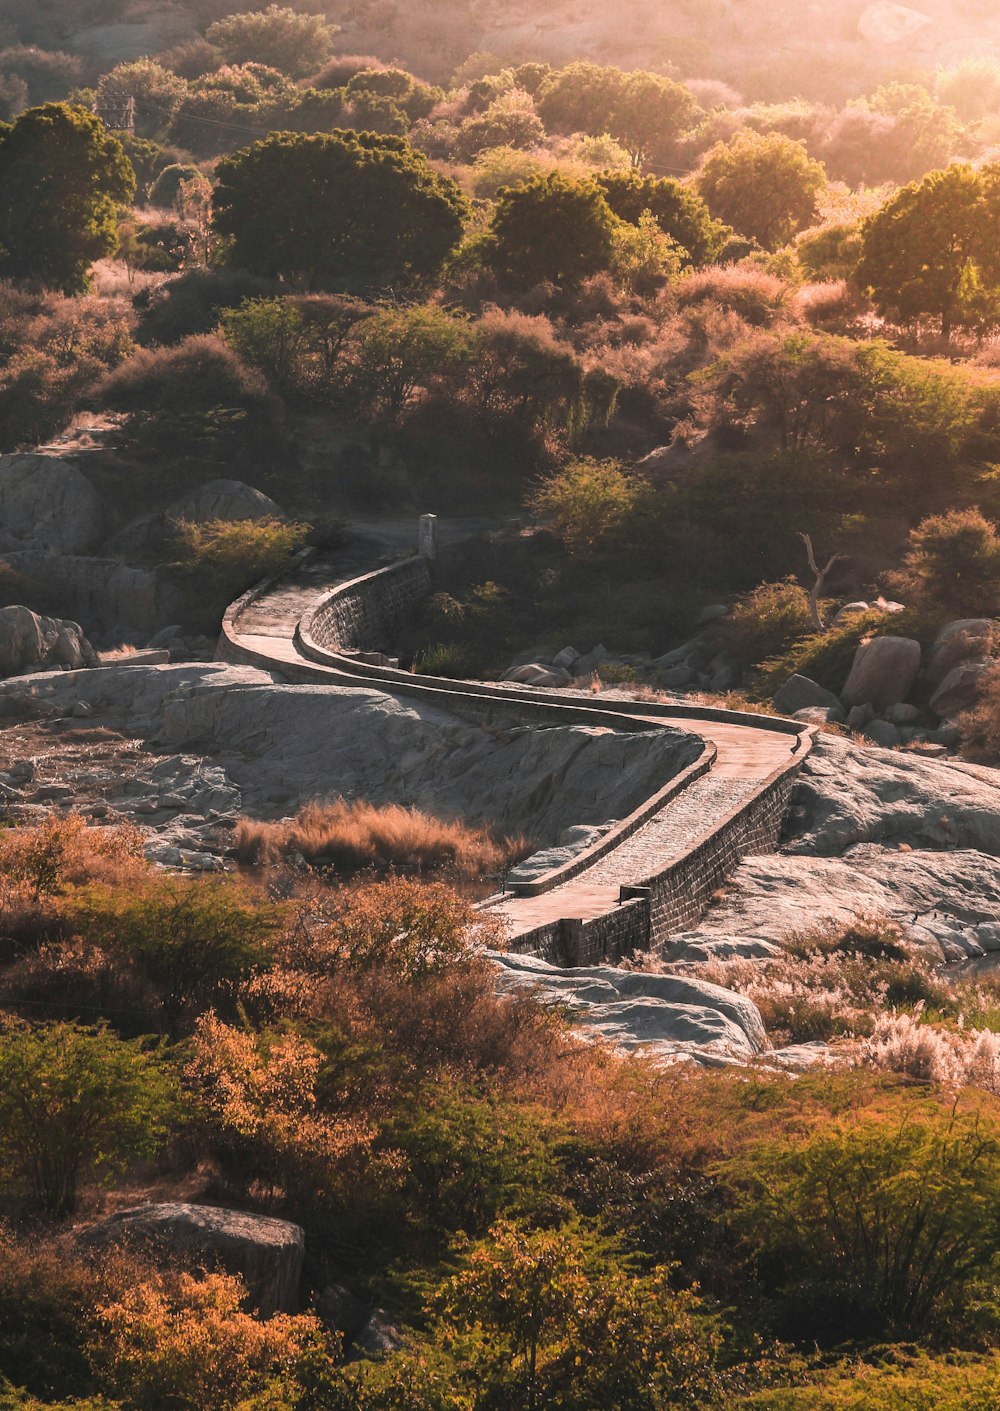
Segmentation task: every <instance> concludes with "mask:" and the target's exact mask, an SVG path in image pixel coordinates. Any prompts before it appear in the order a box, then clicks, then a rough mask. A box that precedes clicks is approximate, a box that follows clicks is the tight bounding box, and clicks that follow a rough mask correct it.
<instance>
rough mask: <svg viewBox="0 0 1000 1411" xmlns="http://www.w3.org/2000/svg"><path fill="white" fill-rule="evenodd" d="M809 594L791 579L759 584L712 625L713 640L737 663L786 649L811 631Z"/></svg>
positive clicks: (751, 662)
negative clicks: (725, 615)
mask: <svg viewBox="0 0 1000 1411" xmlns="http://www.w3.org/2000/svg"><path fill="white" fill-rule="evenodd" d="M812 630H813V628H812V615H811V613H810V610H809V595H808V594H807V593H806V591H805V589H804V588H802V587H801V586H800V585H799V584H798V583H797V582H796V581H795V579H794V578H785V579H783V580H782V582H780V583H761V584H760V585H759V586H758V587H756V588H754V589H753V590H752V591H751V592H749V593H746V594H744V596H743V597H742V598H740V599H739V600H738V601H737V602H736V603H734V605H733V607H732V610H731V611H730V613H729V614H728V616H727V617H724V618H722V620H721V621H720V622H719V623H718V624H717V625H716V626H715V628H714V629H713V632H712V636H713V640H714V641H717V642H718V643H719V646H720V648H721V649H722V650H725V651H727V652H729V654H730V655H731V656H732V657H734V658H735V660H736V661H737V663H738V664H739V665H740V666H743V667H747V666H754V665H756V664H757V663H759V662H762V661H765V660H767V659H768V658H769V657H774V656H777V654H778V653H779V652H786V651H788V650H789V648H790V647H791V646H792V644H793V643H795V642H797V641H799V640H800V639H801V638H802V637H805V636H807V635H809V634H810V633H811V632H812Z"/></svg>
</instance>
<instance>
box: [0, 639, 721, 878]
mask: <svg viewBox="0 0 1000 1411" xmlns="http://www.w3.org/2000/svg"><path fill="white" fill-rule="evenodd" d="M0 720H5V721H7V722H9V724H8V726H7V728H6V729H4V730H2V731H0V748H2V749H3V750H4V754H5V757H4V759H3V764H4V767H5V772H3V773H2V774H0V785H2V787H3V795H4V800H5V803H6V805H7V808H8V810H9V811H11V812H12V813H13V815H14V816H16V817H28V816H31V813H32V811H40V810H44V809H47V808H51V807H53V806H54V805H58V806H59V807H60V808H78V809H80V810H82V811H83V812H85V813H89V814H91V815H92V816H96V817H103V818H109V819H110V818H114V817H118V816H121V817H127V818H131V819H134V820H135V821H137V822H140V823H141V824H142V825H143V826H144V827H146V828H147V829H148V830H149V832H150V844H149V853H150V856H151V857H154V858H155V859H156V860H158V861H160V862H163V863H165V864H168V865H170V866H186V867H193V868H198V869H204V868H214V867H217V866H220V865H221V864H222V859H223V856H224V854H225V852H226V849H227V847H228V838H227V831H228V830H229V829H231V827H232V825H233V823H234V822H235V820H236V818H237V816H238V814H239V813H241V812H246V813H249V814H251V815H254V816H258V817H266V818H281V817H285V816H289V815H291V814H293V813H294V812H295V810H296V809H297V808H298V807H299V805H300V804H301V803H303V802H305V801H307V800H309V799H314V798H323V797H336V796H342V797H346V798H363V799H366V800H369V801H372V802H401V803H406V804H413V805H415V806H417V807H421V808H425V809H428V810H430V811H433V812H434V813H435V814H437V815H438V816H445V817H448V816H453V817H463V818H465V819H466V820H469V821H473V822H476V823H488V824H490V825H491V826H493V827H495V828H496V829H497V830H498V831H499V832H501V833H505V834H508V835H524V836H525V837H526V838H528V839H530V840H531V842H533V843H535V842H537V844H538V845H539V846H549V845H552V844H555V843H557V842H559V841H560V840H561V838H562V835H563V834H564V832H565V831H566V830H567V829H570V828H573V827H574V826H579V825H585V824H590V825H594V824H601V823H603V822H605V821H606V820H607V819H608V816H609V815H611V816H614V817H620V816H623V815H625V814H627V813H629V812H630V811H631V810H632V809H634V808H635V807H637V806H638V805H639V803H641V802H642V801H643V800H644V799H645V798H646V797H647V796H648V794H649V792H650V786H651V784H652V785H653V787H654V788H655V787H657V786H659V785H661V784H664V783H666V782H667V781H668V780H669V779H670V778H671V777H672V776H673V775H674V774H675V773H677V772H678V771H679V770H680V769H682V768H683V767H684V766H685V765H686V764H688V763H690V762H691V761H692V760H693V759H694V758H695V757H696V755H697V753H698V749H699V746H698V743H697V741H696V740H694V739H693V738H692V737H691V736H690V735H686V734H683V733H681V732H670V731H657V732H655V733H650V732H641V731H638V732H635V733H620V732H616V731H612V730H610V729H603V728H600V727H588V726H579V725H575V726H568V727H555V728H551V729H544V730H540V729H533V728H526V727H512V728H510V729H506V730H498V729H490V730H486V729H484V728H481V727H479V726H476V725H470V724H467V723H465V722H464V721H460V720H457V719H456V718H455V717H453V716H448V715H445V714H444V713H443V712H440V711H437V710H435V709H433V708H428V707H426V706H423V705H421V706H415V705H412V704H408V703H404V702H402V701H400V700H397V699H395V698H393V697H390V696H387V695H385V694H383V693H381V692H379V691H376V690H365V689H350V690H347V689H342V688H339V687H331V686H289V685H286V684H282V683H280V682H279V681H276V680H275V678H274V677H273V676H272V675H271V674H270V673H267V672H263V671H258V670H256V669H254V668H252V667H236V666H224V665H221V664H215V663H213V664H208V663H188V664H178V665H162V666H159V665H156V666H143V665H137V666H133V665H109V666H106V667H103V668H101V669H99V670H93V671H78V672H76V671H64V672H46V673H39V674H37V675H33V676H32V675H28V676H22V677H19V678H15V679H13V680H8V681H6V682H4V683H3V684H2V685H0ZM26 731H27V733H26ZM88 736H90V737H93V738H94V740H95V742H101V745H102V748H103V751H104V754H103V758H100V759H97V760H91V759H89V758H87V752H86V750H85V749H84V750H82V751H81V757H80V759H79V760H78V762H77V763H75V764H73V763H71V762H69V761H67V760H66V758H65V757H64V755H63V753H62V750H63V749H64V748H65V746H66V743H67V741H68V740H70V741H76V742H77V743H79V742H80V740H81V737H82V738H83V739H84V740H85V739H86V738H87V737H88ZM109 741H110V742H115V744H116V749H114V750H110V751H109ZM139 741H141V742H142V744H141V746H138V744H137V742H139ZM129 742H133V747H130V748H127V749H124V752H123V749H122V747H123V746H125V745H126V744H128V743H129ZM584 836H588V834H587V833H586V831H584Z"/></svg>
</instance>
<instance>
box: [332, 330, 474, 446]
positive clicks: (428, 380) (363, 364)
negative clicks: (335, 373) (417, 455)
mask: <svg viewBox="0 0 1000 1411" xmlns="http://www.w3.org/2000/svg"><path fill="white" fill-rule="evenodd" d="M471 352H472V334H471V332H470V329H469V325H468V324H467V323H466V321H465V320H464V319H460V318H453V317H452V316H451V315H450V314H447V313H445V311H444V310H443V309H437V308H432V307H429V306H421V307H418V308H413V309H395V308H388V309H383V310H382V311H381V312H380V313H377V314H375V315H374V316H373V317H372V318H369V319H366V320H365V321H364V322H363V323H362V324H360V326H359V329H358V332H357V334H356V336H355V339H354V346H353V349H352V357H351V367H350V371H349V373H348V390H349V395H350V396H351V398H352V400H353V401H354V403H355V404H356V406H357V408H358V410H359V412H360V413H361V414H362V415H364V416H366V417H368V418H370V419H371V420H372V421H373V422H375V423H383V424H391V423H393V422H396V421H398V420H399V418H400V417H401V416H402V414H403V411H404V409H405V407H406V406H407V404H408V402H409V401H410V399H411V398H412V397H413V395H414V393H415V392H416V391H417V389H418V388H419V387H427V386H428V385H430V384H432V383H433V382H434V381H436V380H437V379H438V378H441V377H445V376H447V375H449V374H454V373H455V372H456V371H457V370H458V369H459V368H461V367H463V366H464V365H465V364H466V363H467V362H468V360H469V358H470V356H471Z"/></svg>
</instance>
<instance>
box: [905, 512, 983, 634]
mask: <svg viewBox="0 0 1000 1411" xmlns="http://www.w3.org/2000/svg"><path fill="white" fill-rule="evenodd" d="M890 582H891V586H892V588H893V591H898V592H900V593H902V594H903V595H904V596H905V598H906V601H908V602H910V603H912V604H913V605H914V606H917V607H923V608H925V609H927V610H929V611H932V612H939V613H941V614H942V615H946V616H950V617H983V616H992V615H994V614H996V613H998V612H1000V534H998V532H997V527H996V525H995V524H993V523H992V522H991V521H990V520H988V519H987V518H986V517H985V515H983V514H981V513H980V511H979V510H978V509H967V510H949V511H948V512H947V513H945V514H939V515H933V516H931V517H930V518H929V519H925V520H923V521H922V522H921V523H920V524H918V525H917V527H916V529H913V530H911V531H910V540H909V548H908V550H907V553H906V557H905V558H904V560H903V566H902V568H901V569H900V570H899V571H898V572H897V573H894V574H892V575H891V578H890Z"/></svg>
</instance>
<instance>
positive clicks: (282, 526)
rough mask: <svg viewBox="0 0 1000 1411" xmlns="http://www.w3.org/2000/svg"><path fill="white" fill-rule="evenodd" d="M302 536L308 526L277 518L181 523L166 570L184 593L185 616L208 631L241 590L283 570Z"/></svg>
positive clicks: (301, 540) (306, 537)
mask: <svg viewBox="0 0 1000 1411" xmlns="http://www.w3.org/2000/svg"><path fill="white" fill-rule="evenodd" d="M308 537H309V525H308V524H294V523H291V524H290V523H288V522H286V521H284V520H280V519H234V520H223V519H220V520H207V521H206V522H205V523H203V524H189V523H186V522H184V523H180V524H178V526H177V531H176V545H175V548H176V550H179V553H178V557H177V558H176V559H175V560H174V561H173V562H172V563H170V564H168V565H167V567H168V569H169V570H170V571H171V572H172V573H173V574H174V575H175V576H176V577H177V578H179V579H180V581H181V583H182V585H183V586H184V588H185V589H186V591H187V596H188V599H189V602H190V612H191V614H192V615H193V616H194V617H196V618H197V619H198V620H199V621H203V622H205V623H206V625H208V626H213V625H215V624H217V622H218V618H219V616H221V614H222V612H223V611H224V609H225V607H226V606H227V604H228V603H230V602H231V601H232V600H233V599H234V598H236V597H238V596H239V595H240V593H242V592H243V591H244V590H245V589H247V588H249V587H251V586H252V585H253V584H254V583H257V582H259V581H260V580H261V579H262V578H269V577H271V576H272V575H273V574H278V573H282V572H283V571H284V570H285V569H287V568H288V567H289V565H290V564H291V562H292V559H293V557H294V555H295V554H296V553H297V551H298V550H299V549H300V548H301V547H302V545H303V544H304V543H305V542H306V540H307V539H308Z"/></svg>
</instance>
